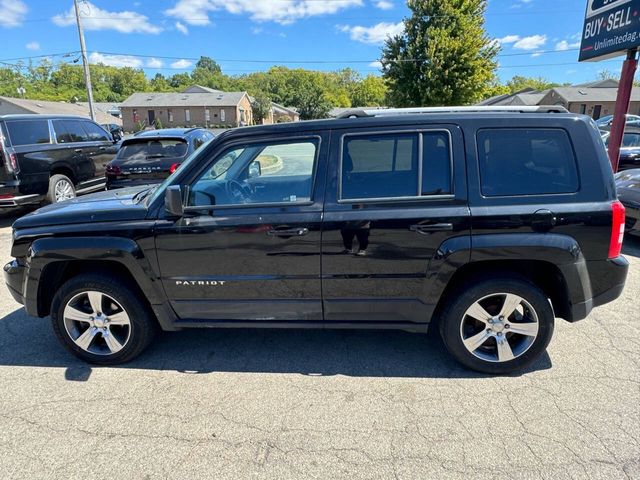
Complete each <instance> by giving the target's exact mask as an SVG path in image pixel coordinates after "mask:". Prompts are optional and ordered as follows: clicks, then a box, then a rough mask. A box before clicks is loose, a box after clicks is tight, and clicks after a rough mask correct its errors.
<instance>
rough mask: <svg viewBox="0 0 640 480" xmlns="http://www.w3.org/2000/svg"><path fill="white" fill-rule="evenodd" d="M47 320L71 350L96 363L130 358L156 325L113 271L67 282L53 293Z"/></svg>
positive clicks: (147, 309)
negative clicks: (49, 320) (49, 318)
mask: <svg viewBox="0 0 640 480" xmlns="http://www.w3.org/2000/svg"><path fill="white" fill-rule="evenodd" d="M51 321H52V323H53V329H54V331H55V333H56V335H57V337H58V339H59V340H60V341H61V342H62V344H63V345H64V346H65V347H66V348H67V349H68V350H69V351H70V352H71V353H73V354H74V355H76V356H77V357H79V358H81V359H82V360H85V361H87V362H90V363H96V364H100V365H114V364H119V363H124V362H127V361H129V360H132V359H133V358H135V357H136V356H138V355H139V354H140V353H141V352H142V351H143V350H144V349H145V348H146V347H147V345H149V343H150V342H151V340H152V339H153V336H154V334H155V332H156V329H157V327H156V325H157V324H156V322H155V320H154V318H153V316H152V314H151V312H150V311H149V308H148V306H147V305H145V303H143V301H142V300H141V299H140V298H139V294H138V293H137V292H136V290H135V288H133V287H132V286H131V285H129V284H128V283H126V282H122V281H120V280H119V279H118V278H116V277H114V276H111V275H94V274H91V275H79V276H77V277H74V278H72V279H71V280H69V281H67V282H66V283H65V284H64V285H63V286H62V288H60V290H59V291H58V292H57V293H56V295H55V296H54V298H53V302H52V305H51Z"/></svg>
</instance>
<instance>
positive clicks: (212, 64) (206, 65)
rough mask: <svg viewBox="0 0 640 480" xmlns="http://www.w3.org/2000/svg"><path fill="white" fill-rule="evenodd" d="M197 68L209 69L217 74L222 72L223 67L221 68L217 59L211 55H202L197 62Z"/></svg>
mask: <svg viewBox="0 0 640 480" xmlns="http://www.w3.org/2000/svg"><path fill="white" fill-rule="evenodd" d="M196 68H199V69H201V70H207V71H209V72H211V73H216V74H218V73H222V69H221V68H220V65H218V64H217V63H216V61H215V60H214V59H213V58H210V57H200V59H199V60H198V62H197V63H196Z"/></svg>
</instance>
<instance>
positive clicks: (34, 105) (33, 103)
mask: <svg viewBox="0 0 640 480" xmlns="http://www.w3.org/2000/svg"><path fill="white" fill-rule="evenodd" d="M2 102H7V103H11V104H13V105H16V106H17V107H20V108H23V109H25V110H28V111H29V112H32V113H38V114H41V115H77V116H81V117H89V105H88V104H87V103H85V102H78V103H69V102H52V101H48V100H29V99H26V98H14V97H0V104H1V103H2ZM95 113H96V122H98V123H115V124H118V125H121V124H122V120H120V119H119V118H117V117H114V116H113V115H109V114H108V113H106V112H104V111H102V110H100V109H98V108H96V109H95Z"/></svg>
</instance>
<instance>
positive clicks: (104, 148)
mask: <svg viewBox="0 0 640 480" xmlns="http://www.w3.org/2000/svg"><path fill="white" fill-rule="evenodd" d="M106 149H107V147H100V148H99V149H98V150H106Z"/></svg>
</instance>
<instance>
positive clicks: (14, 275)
mask: <svg viewBox="0 0 640 480" xmlns="http://www.w3.org/2000/svg"><path fill="white" fill-rule="evenodd" d="M3 270H4V281H5V283H6V285H7V288H8V289H9V293H11V296H12V297H13V299H14V300H15V301H16V302H18V303H20V304H21V305H24V301H25V300H24V294H23V291H24V290H23V288H24V279H25V275H26V271H27V268H26V267H25V266H24V265H20V264H19V263H18V260H13V261H12V262H9V263H7V264H6V265H5V266H4V269H3Z"/></svg>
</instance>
